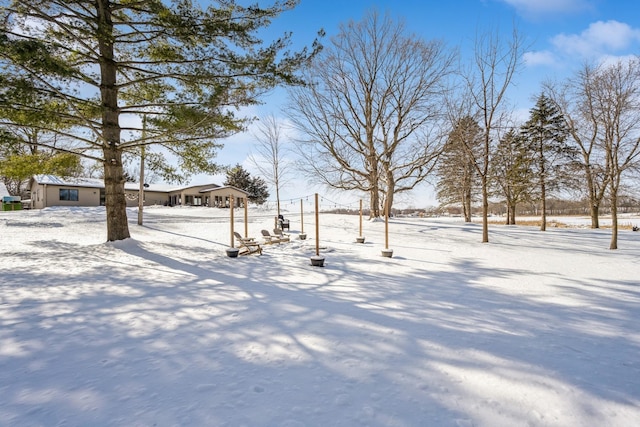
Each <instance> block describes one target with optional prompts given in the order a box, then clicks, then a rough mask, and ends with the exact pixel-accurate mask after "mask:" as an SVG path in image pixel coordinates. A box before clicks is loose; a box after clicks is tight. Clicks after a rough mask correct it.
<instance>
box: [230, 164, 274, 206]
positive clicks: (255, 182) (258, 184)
mask: <svg viewBox="0 0 640 427" xmlns="http://www.w3.org/2000/svg"><path fill="white" fill-rule="evenodd" d="M226 175H227V177H226V179H225V181H224V185H228V186H231V187H236V188H239V189H241V190H244V191H246V192H247V193H249V194H248V196H247V199H249V201H250V202H252V203H255V204H257V205H262V204H264V202H266V201H267V199H268V198H269V191H268V189H267V184H266V183H265V181H264V179H262V178H260V177H252V176H251V174H250V173H249V172H248V171H246V170H245V169H244V168H243V167H242V166H241V165H239V164H237V165H235V166H234V167H232V168H230V169H229V170H227V174H226Z"/></svg>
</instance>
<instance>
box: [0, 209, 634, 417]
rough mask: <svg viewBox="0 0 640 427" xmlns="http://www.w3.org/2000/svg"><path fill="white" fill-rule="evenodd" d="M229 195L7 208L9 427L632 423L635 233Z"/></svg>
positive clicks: (2, 279) (2, 288)
mask: <svg viewBox="0 0 640 427" xmlns="http://www.w3.org/2000/svg"><path fill="white" fill-rule="evenodd" d="M228 215H229V212H228V210H218V209H208V208H146V209H145V222H144V225H143V226H138V225H137V224H136V211H135V210H131V211H129V218H130V221H131V222H130V230H131V234H132V238H131V239H128V240H126V241H120V242H115V243H105V240H106V225H105V222H104V217H105V213H104V209H102V208H54V209H45V210H41V211H36V210H34V211H23V212H1V213H0V253H1V258H0V426H20V427H26V426H234V427H237V426H273V427H276V426H280V427H298V426H323V427H326V426H359V425H362V426H385V427H387V426H389V427H391V426H456V427H467V426H487V427H488V426H491V427H496V426H510V427H511V426H600V427H601V426H616V427H619V426H629V427H632V426H634V427H635V426H637V425H638V422H639V420H640V328H639V321H640V274H639V272H640V268H639V266H638V263H639V261H640V233H638V232H632V231H626V230H623V231H621V232H620V240H619V247H620V249H619V250H616V251H611V250H609V249H608V247H609V239H610V231H609V230H590V229H583V228H569V229H565V228H557V229H556V228H550V229H548V231H546V232H544V233H543V232H540V231H538V230H537V229H536V228H535V227H505V226H491V227H490V243H488V244H487V243H485V244H483V243H480V240H481V235H480V232H481V229H480V225H478V224H464V223H462V222H461V221H460V220H459V219H458V220H452V219H419V218H396V219H393V220H392V221H391V222H390V224H389V247H390V248H392V249H393V250H394V253H393V257H392V258H384V257H382V256H381V249H382V248H384V223H383V222H368V221H364V224H363V226H364V231H363V235H364V236H365V237H366V241H365V243H364V244H357V243H354V241H355V238H356V237H357V236H358V235H359V229H358V227H359V224H358V217H357V216H343V215H333V214H320V220H319V223H320V224H319V229H320V240H319V246H320V247H321V250H320V251H321V255H323V256H325V258H326V261H325V267H324V268H321V267H312V266H310V257H311V256H312V255H314V254H315V244H316V240H315V224H314V221H315V219H314V217H313V215H312V214H311V213H308V214H305V217H304V229H305V231H306V232H307V233H308V235H309V238H308V239H307V240H304V241H302V240H297V239H295V237H296V234H297V232H298V231H300V228H301V227H300V226H301V224H300V218H299V214H296V213H295V212H287V213H285V216H286V217H287V218H289V219H290V220H291V228H292V230H291V231H292V237H294V239H293V240H292V242H290V243H288V244H280V245H269V246H265V247H264V252H263V255H261V256H257V255H251V256H246V257H240V258H236V259H234V258H229V257H227V256H226V254H225V249H226V248H227V247H228V246H229V243H230V237H229V236H230V229H229V218H228ZM235 216H236V222H235V229H236V231H239V232H240V233H241V234H244V220H243V213H242V212H241V211H237V212H236V215H235ZM273 216H274V212H266V211H261V210H257V209H252V210H251V211H250V213H249V223H248V229H249V234H250V235H252V236H256V237H257V236H259V235H260V230H261V229H269V230H271V229H272V228H273ZM629 222H635V224H637V225H640V219H638V218H635V219H633V218H631V219H629Z"/></svg>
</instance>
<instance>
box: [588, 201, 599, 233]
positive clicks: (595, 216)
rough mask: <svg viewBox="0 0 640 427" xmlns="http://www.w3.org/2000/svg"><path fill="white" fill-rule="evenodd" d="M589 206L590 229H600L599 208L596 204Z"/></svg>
mask: <svg viewBox="0 0 640 427" xmlns="http://www.w3.org/2000/svg"><path fill="white" fill-rule="evenodd" d="M590 205H591V228H600V206H599V205H598V204H594V203H593V202H592V203H591V204H590Z"/></svg>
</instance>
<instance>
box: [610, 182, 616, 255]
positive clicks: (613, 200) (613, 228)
mask: <svg viewBox="0 0 640 427" xmlns="http://www.w3.org/2000/svg"><path fill="white" fill-rule="evenodd" d="M609 249H618V189H617V188H614V185H613V183H612V184H611V244H610V245H609Z"/></svg>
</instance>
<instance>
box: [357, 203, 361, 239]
mask: <svg viewBox="0 0 640 427" xmlns="http://www.w3.org/2000/svg"><path fill="white" fill-rule="evenodd" d="M358 236H362V199H360V234H358Z"/></svg>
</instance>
